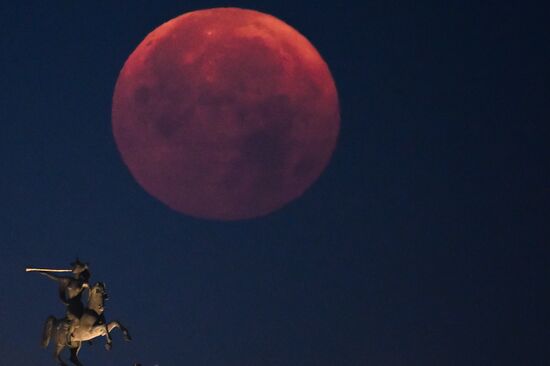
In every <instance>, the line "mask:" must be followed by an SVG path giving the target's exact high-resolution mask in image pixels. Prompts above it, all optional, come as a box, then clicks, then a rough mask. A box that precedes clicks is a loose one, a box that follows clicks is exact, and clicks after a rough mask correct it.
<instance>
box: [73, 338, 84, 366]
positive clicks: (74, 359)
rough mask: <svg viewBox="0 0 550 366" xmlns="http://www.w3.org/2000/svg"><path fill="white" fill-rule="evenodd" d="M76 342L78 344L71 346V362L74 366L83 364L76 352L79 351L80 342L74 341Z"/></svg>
mask: <svg viewBox="0 0 550 366" xmlns="http://www.w3.org/2000/svg"><path fill="white" fill-rule="evenodd" d="M76 343H78V346H77V347H74V348H71V362H72V363H73V364H75V365H76V366H84V365H83V364H82V363H81V362H80V360H79V359H78V352H80V347H82V342H76Z"/></svg>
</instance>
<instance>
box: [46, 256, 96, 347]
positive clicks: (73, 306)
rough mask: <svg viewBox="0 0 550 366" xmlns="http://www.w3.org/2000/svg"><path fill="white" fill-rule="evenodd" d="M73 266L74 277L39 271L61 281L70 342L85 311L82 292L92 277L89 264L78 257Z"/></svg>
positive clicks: (60, 288) (60, 293)
mask: <svg viewBox="0 0 550 366" xmlns="http://www.w3.org/2000/svg"><path fill="white" fill-rule="evenodd" d="M71 267H72V268H71V272H72V273H73V277H67V276H59V275H54V274H52V273H49V272H39V273H40V274H42V275H44V276H46V277H48V278H50V279H52V280H54V281H56V282H57V283H59V298H60V299H61V301H62V302H63V303H64V304H65V305H66V307H67V308H66V310H67V313H66V316H67V319H68V320H69V324H70V325H69V331H68V332H67V342H68V343H69V344H70V342H71V337H72V335H73V332H74V330H75V329H77V328H78V327H79V323H80V317H81V316H82V314H83V312H84V304H83V303H82V293H83V291H84V289H85V288H88V289H89V288H90V286H89V283H88V280H89V279H90V271H89V269H88V264H86V263H82V262H80V261H79V260H78V258H77V259H76V261H75V262H74V263H71Z"/></svg>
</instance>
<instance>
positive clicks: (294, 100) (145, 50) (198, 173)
mask: <svg viewBox="0 0 550 366" xmlns="http://www.w3.org/2000/svg"><path fill="white" fill-rule="evenodd" d="M339 126H340V116H339V106H338V95H337V91H336V87H335V84H334V80H333V78H332V76H331V74H330V71H329V69H328V67H327V65H326V63H325V62H324V60H323V59H322V57H321V56H320V55H319V53H318V52H317V50H316V49H315V48H314V47H313V45H312V44H311V43H310V42H309V41H308V40H307V39H306V38H305V37H304V36H302V35H301V34H300V33H298V32H297V31H296V30H295V29H294V28H292V27H291V26H289V25H287V24H286V23H284V22H283V21H281V20H279V19H277V18H275V17H273V16H271V15H267V14H264V13H260V12H257V11H253V10H245V9H237V8H215V9H206V10H199V11H194V12H190V13H186V14H183V15H181V16H179V17H177V18H174V19H172V20H170V21H168V22H167V23H164V24H163V25H161V26H160V27H158V28H156V29H155V30H154V31H152V32H151V33H150V34H149V35H148V36H147V37H146V38H145V39H144V40H143V41H142V42H141V43H140V44H139V45H138V47H137V48H136V49H135V50H134V52H133V53H132V54H131V55H130V56H129V58H128V59H127V61H126V63H125V64H124V67H123V68H122V70H121V72H120V75H119V77H118V80H117V82H116V86H115V91H114V96H113V108H112V127H113V134H114V137H115V141H116V144H117V147H118V149H119V151H120V154H121V156H122V159H123V161H124V163H125V164H126V165H127V166H128V169H129V170H130V172H131V174H132V175H133V177H134V178H135V179H136V180H137V182H138V183H139V184H140V185H141V186H142V187H143V188H144V189H145V190H146V191H147V192H148V193H149V194H151V195H152V196H154V197H155V198H157V199H158V200H160V201H161V202H163V203H164V204H166V205H167V206H169V207H170V208H172V209H174V210H176V211H178V212H181V213H184V214H187V215H191V216H194V217H198V218H206V219H214V220H240V219H248V218H254V217H258V216H263V215H266V214H269V213H271V212H273V211H275V210H277V209H279V208H281V207H283V206H284V205H285V204H287V203H288V202H290V201H292V200H294V199H296V198H297V197H299V196H301V195H302V193H303V192H304V191H305V190H306V189H307V188H308V187H310V186H311V185H312V184H313V183H314V182H315V181H316V180H317V178H318V177H319V176H320V175H321V173H322V172H323V170H324V169H325V168H326V166H327V164H328V162H329V160H330V157H331V155H332V153H333V151H334V149H335V146H336V142H337V138H338V131H339Z"/></svg>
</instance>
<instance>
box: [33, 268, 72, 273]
mask: <svg viewBox="0 0 550 366" xmlns="http://www.w3.org/2000/svg"><path fill="white" fill-rule="evenodd" d="M25 272H72V270H70V269H51V268H25Z"/></svg>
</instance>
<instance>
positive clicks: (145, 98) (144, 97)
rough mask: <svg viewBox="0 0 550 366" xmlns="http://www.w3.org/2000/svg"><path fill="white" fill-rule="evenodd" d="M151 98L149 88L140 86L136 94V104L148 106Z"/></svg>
mask: <svg viewBox="0 0 550 366" xmlns="http://www.w3.org/2000/svg"><path fill="white" fill-rule="evenodd" d="M150 96H151V92H150V91H149V88H148V87H146V86H140V87H138V88H137V89H136V91H135V92H134V102H136V103H137V104H138V105H139V104H147V103H148V102H149V98H150Z"/></svg>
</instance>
